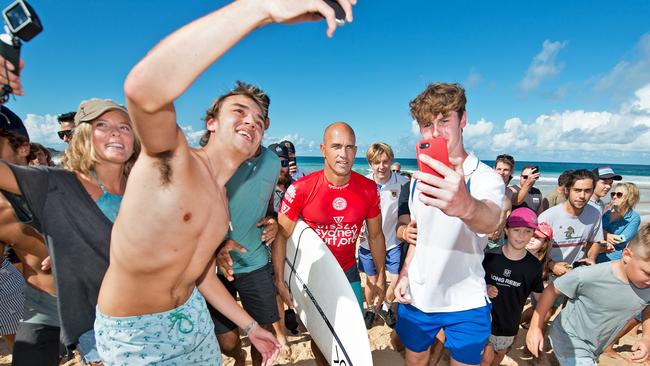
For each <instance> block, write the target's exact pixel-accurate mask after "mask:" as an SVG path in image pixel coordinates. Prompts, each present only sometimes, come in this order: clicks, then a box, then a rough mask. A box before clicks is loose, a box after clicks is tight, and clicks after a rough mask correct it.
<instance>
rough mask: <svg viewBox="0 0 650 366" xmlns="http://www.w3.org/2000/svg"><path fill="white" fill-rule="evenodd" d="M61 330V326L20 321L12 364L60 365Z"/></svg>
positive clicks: (29, 365)
mask: <svg viewBox="0 0 650 366" xmlns="http://www.w3.org/2000/svg"><path fill="white" fill-rule="evenodd" d="M59 331H60V328H59V327H53V326H50V325H45V324H33V323H25V322H20V323H19V324H18V331H17V332H16V345H15V346H14V351H13V363H12V365H16V366H22V365H25V366H32V365H43V366H48V365H52V366H56V365H58V364H59V354H60V348H61V346H60V344H59V333H60V332H59Z"/></svg>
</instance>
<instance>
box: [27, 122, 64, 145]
mask: <svg viewBox="0 0 650 366" xmlns="http://www.w3.org/2000/svg"><path fill="white" fill-rule="evenodd" d="M56 117H57V116H53V115H50V114H46V115H44V116H40V115H37V114H27V117H26V118H25V119H24V121H23V123H24V124H25V128H27V133H29V139H30V140H31V141H32V142H38V143H39V144H41V145H44V146H46V147H52V148H55V149H57V150H64V149H65V148H66V147H67V145H66V144H65V143H64V142H63V141H62V140H61V139H59V136H58V135H57V134H56V132H57V131H58V130H59V122H58V120H57V119H56Z"/></svg>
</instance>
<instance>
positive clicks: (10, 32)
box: [0, 0, 43, 98]
mask: <svg viewBox="0 0 650 366" xmlns="http://www.w3.org/2000/svg"><path fill="white" fill-rule="evenodd" d="M2 18H3V20H4V23H5V32H6V33H4V34H2V35H0V55H2V57H4V59H5V60H7V61H8V62H11V63H12V64H13V65H14V73H15V74H16V75H17V74H18V73H19V72H20V47H21V42H20V41H21V40H23V41H24V42H27V41H29V40H31V39H32V38H34V37H36V35H37V34H39V33H41V32H42V31H43V25H42V24H41V20H40V19H39V18H38V15H36V12H35V11H34V8H32V7H31V5H29V4H28V3H27V1H25V0H16V1H14V2H13V3H11V5H9V6H8V7H6V8H5V9H4V10H3V11H2ZM0 93H2V98H4V97H6V96H7V95H8V94H11V93H12V90H11V87H9V85H5V86H4V87H3V89H2V90H1V91H0Z"/></svg>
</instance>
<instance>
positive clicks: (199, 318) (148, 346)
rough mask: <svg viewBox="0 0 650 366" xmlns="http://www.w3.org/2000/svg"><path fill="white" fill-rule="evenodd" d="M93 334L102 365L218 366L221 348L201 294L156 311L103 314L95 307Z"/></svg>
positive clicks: (193, 293)
mask: <svg viewBox="0 0 650 366" xmlns="http://www.w3.org/2000/svg"><path fill="white" fill-rule="evenodd" d="M96 314H97V315H96V318H95V337H96V339H97V350H98V351H99V356H100V358H101V359H102V361H103V362H104V365H106V366H113V365H119V366H122V365H124V366H131V365H169V366H171V365H178V366H180V365H221V364H222V359H221V351H220V350H219V344H218V343H217V338H216V336H215V335H214V325H213V323H212V319H210V313H209V312H208V309H207V306H206V304H205V299H204V298H203V296H202V295H201V293H200V292H199V291H198V290H197V289H196V288H194V291H192V295H191V296H190V298H189V299H188V300H187V301H186V302H185V303H184V304H183V305H181V306H179V307H177V308H175V309H172V310H169V311H165V312H162V313H156V314H146V315H138V316H127V317H112V316H107V315H104V314H102V313H100V312H99V310H97V312H96Z"/></svg>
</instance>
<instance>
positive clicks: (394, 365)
mask: <svg viewBox="0 0 650 366" xmlns="http://www.w3.org/2000/svg"><path fill="white" fill-rule="evenodd" d="M390 333H391V329H390V328H389V327H387V326H386V325H384V324H383V321H382V320H381V319H379V320H377V321H376V322H375V326H374V327H373V328H372V329H371V330H370V331H369V332H368V334H369V338H370V347H371V349H372V358H373V363H374V365H375V366H400V365H404V356H403V354H402V353H399V352H397V351H395V350H394V349H393V347H392V346H391V344H390ZM637 337H640V333H639V334H638V335H637V334H636V332H634V331H632V332H630V333H628V334H627V335H626V336H625V337H624V338H623V339H622V340H621V342H620V344H619V345H618V346H616V347H615V350H617V351H618V352H619V353H618V357H617V358H612V357H609V356H607V355H603V356H601V357H600V360H599V363H600V364H601V365H611V366H624V365H638V364H635V363H632V362H629V361H627V360H626V359H625V358H626V357H628V355H629V353H630V348H631V347H632V345H633V344H634V341H635V339H636V338H637ZM525 338H526V330H525V329H523V328H520V329H519V334H518V335H517V338H516V340H515V344H514V345H513V349H512V350H511V351H510V353H509V355H508V356H506V358H505V359H504V360H503V363H502V365H506V366H516V365H521V366H524V365H540V366H547V365H549V366H556V365H557V362H556V361H555V359H554V357H553V356H550V355H544V356H543V357H542V358H540V359H535V358H533V357H532V355H531V354H530V353H528V351H527V350H526V349H525ZM288 339H289V346H290V350H291V351H290V354H289V355H286V356H283V357H280V358H279V359H278V360H277V362H276V364H277V365H298V366H315V365H316V362H315V361H314V356H313V354H312V353H311V350H310V347H309V335H308V333H306V332H301V333H298V334H297V335H295V336H289V338H288ZM243 344H244V345H245V346H246V348H245V349H246V351H247V354H248V355H249V356H248V361H247V362H246V365H252V363H251V361H250V344H249V343H248V340H247V339H244V342H243ZM551 352H552V351H549V352H548V353H551ZM7 353H8V352H7V347H6V345H5V344H4V342H2V343H0V366H9V365H11V356H10V355H8V354H7ZM234 364H235V362H234V360H233V359H230V358H227V357H225V358H224V365H225V366H233V365H234ZM64 365H65V366H79V365H81V363H80V362H79V360H78V359H76V360H72V361H69V362H67V363H65V364H64ZM438 365H440V366H448V365H449V356H448V355H447V354H445V355H443V357H442V359H441V361H440V363H439V364H438Z"/></svg>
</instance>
